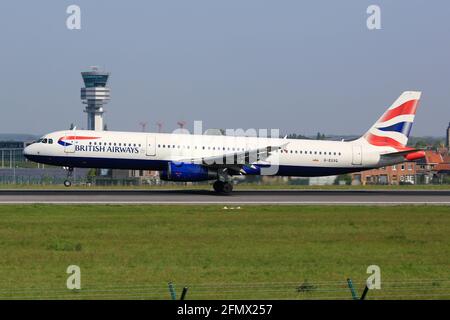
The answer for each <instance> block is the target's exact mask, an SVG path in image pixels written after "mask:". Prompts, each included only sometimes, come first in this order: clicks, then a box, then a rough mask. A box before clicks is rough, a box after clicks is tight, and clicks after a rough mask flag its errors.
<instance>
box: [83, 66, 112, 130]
mask: <svg viewBox="0 0 450 320" xmlns="http://www.w3.org/2000/svg"><path fill="white" fill-rule="evenodd" d="M81 76H82V77H83V81H84V88H81V100H82V101H83V103H84V104H86V105H87V106H86V109H85V110H84V112H86V113H87V120H88V122H87V129H88V130H96V131H103V113H104V110H103V105H104V104H106V103H108V101H109V99H110V90H109V88H108V87H107V86H106V83H107V82H108V78H109V72H104V71H99V69H98V68H97V67H91V70H90V71H85V72H81Z"/></svg>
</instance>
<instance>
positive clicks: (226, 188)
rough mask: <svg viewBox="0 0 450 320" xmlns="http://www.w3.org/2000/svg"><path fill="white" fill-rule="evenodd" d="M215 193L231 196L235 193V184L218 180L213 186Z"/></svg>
mask: <svg viewBox="0 0 450 320" xmlns="http://www.w3.org/2000/svg"><path fill="white" fill-rule="evenodd" d="M213 188H214V191H215V192H217V193H222V194H230V193H231V191H233V184H231V182H228V181H220V180H217V181H216V182H214V184H213Z"/></svg>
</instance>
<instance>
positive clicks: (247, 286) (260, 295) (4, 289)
mask: <svg viewBox="0 0 450 320" xmlns="http://www.w3.org/2000/svg"><path fill="white" fill-rule="evenodd" d="M64 285H65V283H63V284H62V285H61V287H58V288H56V287H53V288H52V287H36V286H33V287H29V288H18V287H12V284H8V283H6V282H0V299H151V300H157V299H171V293H170V291H169V288H168V285H167V284H166V283H161V284H149V285H137V284H128V285H127V284H123V285H116V286H111V285H107V286H99V285H97V286H86V287H85V288H84V287H83V285H82V288H81V290H78V291H70V290H68V289H66V288H65V286H64ZM353 285H354V287H355V289H356V291H357V294H358V295H359V296H361V294H362V292H363V289H364V286H365V282H364V281H360V282H357V281H356V282H355V281H354V282H353ZM8 287H9V288H8ZM184 287H189V291H188V293H187V295H186V298H185V299H186V300H202V299H274V300H282V299H288V300H297V299H298V300H316V299H322V300H324V299H329V300H351V299H352V295H351V293H350V290H349V288H348V284H347V281H346V280H340V281H324V282H307V281H299V282H266V283H203V284H178V285H177V284H175V285H174V290H175V294H176V299H180V296H181V290H182V288H184ZM379 299H395V300H397V299H420V300H426V299H450V279H428V280H426V279H425V280H424V279H411V280H401V281H383V282H382V284H381V289H380V290H369V292H368V294H367V296H366V300H379Z"/></svg>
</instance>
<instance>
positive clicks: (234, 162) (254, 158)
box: [177, 143, 289, 173]
mask: <svg viewBox="0 0 450 320" xmlns="http://www.w3.org/2000/svg"><path fill="white" fill-rule="evenodd" d="M288 144H289V143H283V144H280V145H267V146H263V147H259V148H255V149H250V150H247V151H237V152H228V153H223V154H220V155H214V156H210V157H201V158H191V159H182V160H177V162H184V163H193V164H202V165H204V166H208V167H214V168H228V169H231V170H233V171H237V172H241V173H243V171H242V170H241V168H242V167H243V166H249V165H250V166H251V165H252V164H254V163H256V162H261V161H264V160H266V159H267V158H268V157H269V156H270V155H271V154H272V153H273V152H274V151H276V150H280V149H283V148H284V147H286V146H287V145H288Z"/></svg>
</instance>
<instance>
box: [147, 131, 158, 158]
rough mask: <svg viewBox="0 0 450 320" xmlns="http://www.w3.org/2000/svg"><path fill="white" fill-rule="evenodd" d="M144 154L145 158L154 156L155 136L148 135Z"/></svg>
mask: <svg viewBox="0 0 450 320" xmlns="http://www.w3.org/2000/svg"><path fill="white" fill-rule="evenodd" d="M145 154H146V155H147V156H156V136H154V135H151V136H150V135H148V136H147V139H146V145H145Z"/></svg>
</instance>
